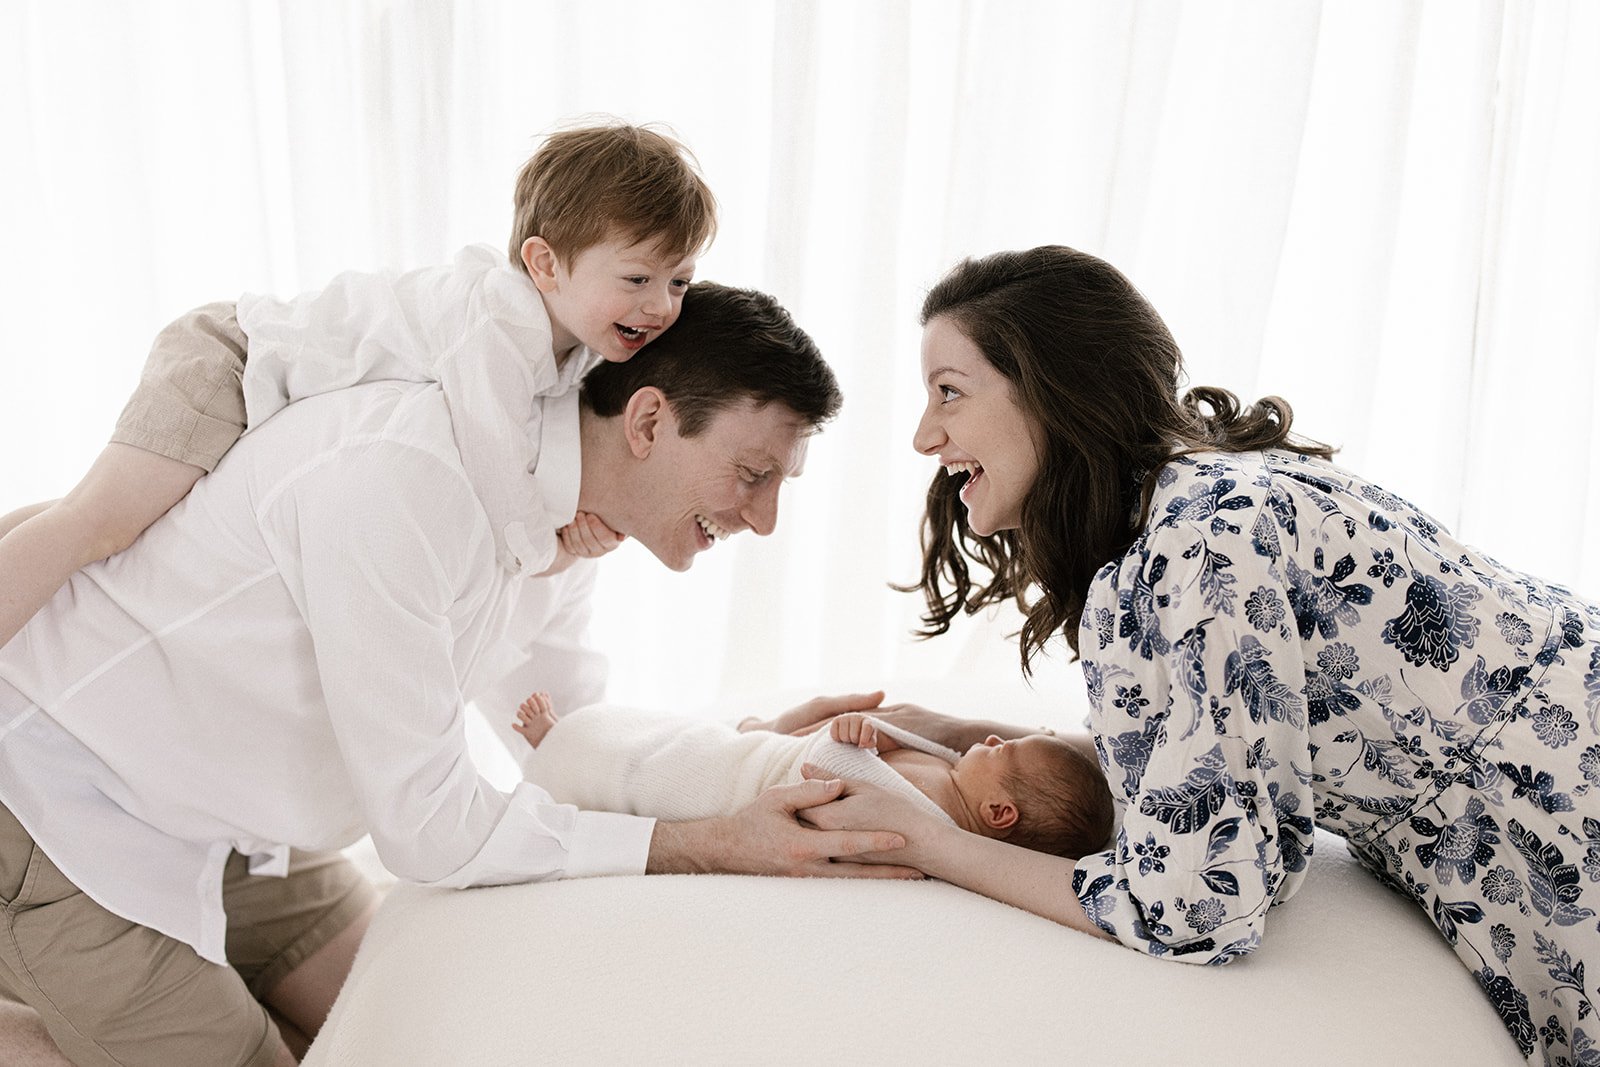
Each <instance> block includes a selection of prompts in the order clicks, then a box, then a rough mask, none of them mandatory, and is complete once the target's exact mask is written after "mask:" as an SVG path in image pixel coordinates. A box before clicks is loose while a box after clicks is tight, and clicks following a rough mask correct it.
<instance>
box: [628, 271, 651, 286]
mask: <svg viewBox="0 0 1600 1067" xmlns="http://www.w3.org/2000/svg"><path fill="white" fill-rule="evenodd" d="M623 280H624V281H627V282H631V283H632V284H634V285H643V284H644V283H645V282H647V281H649V280H650V278H649V277H648V276H647V275H644V274H635V275H632V276H630V277H628V278H625V279H623Z"/></svg>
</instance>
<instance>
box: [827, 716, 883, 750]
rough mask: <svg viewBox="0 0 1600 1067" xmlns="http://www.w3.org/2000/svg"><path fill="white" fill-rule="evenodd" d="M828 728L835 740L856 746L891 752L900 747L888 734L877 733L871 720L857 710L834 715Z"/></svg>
mask: <svg viewBox="0 0 1600 1067" xmlns="http://www.w3.org/2000/svg"><path fill="white" fill-rule="evenodd" d="M828 729H829V732H830V734H831V735H832V737H833V739H834V740H835V741H842V742H844V743H845V744H847V745H855V746H856V747H857V748H875V749H877V750H878V751H879V752H893V751H894V750H895V749H897V748H899V747H900V742H898V741H896V740H895V739H894V738H892V737H890V736H889V735H888V734H883V733H879V732H878V728H877V727H876V726H874V725H872V722H871V720H870V719H869V718H868V717H867V716H866V715H865V714H863V713H862V712H859V711H847V712H845V713H844V714H843V715H839V716H836V717H835V718H834V719H833V720H832V721H831V723H830V725H829V727H828Z"/></svg>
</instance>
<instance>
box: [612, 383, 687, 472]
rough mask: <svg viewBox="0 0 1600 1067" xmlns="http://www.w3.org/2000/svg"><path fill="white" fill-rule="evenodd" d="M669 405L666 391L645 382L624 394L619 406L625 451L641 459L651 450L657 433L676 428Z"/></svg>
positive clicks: (659, 435) (657, 436) (653, 448)
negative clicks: (625, 403)
mask: <svg viewBox="0 0 1600 1067" xmlns="http://www.w3.org/2000/svg"><path fill="white" fill-rule="evenodd" d="M677 425H678V423H677V419H676V418H674V417H673V414H672V407H671V405H669V404H668V403H667V397H666V394H665V393H663V392H662V391H661V390H660V389H657V388H656V387H655V386H653V385H646V386H644V387H642V388H640V389H638V390H637V391H635V392H634V394H633V395H632V396H630V397H629V398H628V406H627V407H625V408H623V409H622V432H623V435H624V436H625V437H626V438H627V439H628V451H630V452H632V453H633V456H634V458H635V459H645V458H647V457H648V456H649V455H650V453H651V452H653V451H654V450H655V447H656V444H657V443H658V442H659V441H660V440H661V435H662V433H663V432H665V431H667V430H668V429H676V428H677Z"/></svg>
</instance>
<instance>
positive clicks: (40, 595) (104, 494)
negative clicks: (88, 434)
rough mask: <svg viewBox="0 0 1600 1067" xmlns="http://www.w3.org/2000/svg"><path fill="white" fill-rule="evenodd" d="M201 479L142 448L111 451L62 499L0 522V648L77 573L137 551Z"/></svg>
mask: <svg viewBox="0 0 1600 1067" xmlns="http://www.w3.org/2000/svg"><path fill="white" fill-rule="evenodd" d="M204 473H205V471H204V470H202V469H201V468H199V467H195V466H191V465H190V464H188V463H180V462H179V461H177V460H175V459H168V458H167V457H165V456H158V455H156V454H155V453H154V452H146V451H145V450H144V449H142V448H135V447H134V446H132V445H124V444H109V445H107V446H106V447H105V450H104V451H103V452H101V453H100V455H99V457H98V458H97V459H96V460H95V461H94V465H93V466H91V467H90V468H89V473H88V474H85V475H84V476H83V480H82V481H81V482H79V483H78V484H77V486H76V487H74V488H73V490H72V491H71V492H70V493H68V494H67V495H66V496H65V497H64V498H62V499H60V500H56V501H53V502H51V503H48V504H35V505H33V506H32V507H27V508H22V509H20V510H18V511H15V512H12V513H11V514H10V515H7V516H6V517H5V518H4V519H3V520H0V645H4V644H5V643H6V642H7V641H10V640H11V638H12V637H14V636H15V635H16V633H17V631H18V630H20V629H22V627H23V626H24V625H25V624H26V623H27V621H28V620H29V619H31V618H32V617H33V615H34V613H35V612H36V611H38V610H39V609H40V608H41V607H43V606H44V604H45V602H46V601H48V600H49V599H50V598H51V597H52V596H54V595H55V593H56V590H58V589H60V588H61V586H62V585H63V584H64V583H65V582H66V580H67V579H68V578H70V577H72V573H73V572H74V571H76V570H78V569H79V568H80V567H85V566H87V565H88V564H90V563H93V562H95V561H96V560H101V559H105V558H106V557H107V556H111V555H115V554H116V553H118V552H121V551H122V550H123V549H125V548H127V547H128V546H129V545H131V544H133V542H134V539H135V538H137V537H138V536H139V535H140V534H141V533H143V532H144V531H145V530H146V529H147V528H148V527H149V526H150V524H151V523H153V522H155V521H156V520H157V519H159V518H160V517H161V516H163V515H165V514H166V513H167V511H168V509H170V508H171V507H172V505H174V504H176V503H177V502H178V501H180V500H182V499H183V498H184V496H185V495H186V494H187V493H188V492H189V490H190V489H191V488H192V487H193V486H194V483H195V482H197V481H199V479H200V476H201V475H202V474H204Z"/></svg>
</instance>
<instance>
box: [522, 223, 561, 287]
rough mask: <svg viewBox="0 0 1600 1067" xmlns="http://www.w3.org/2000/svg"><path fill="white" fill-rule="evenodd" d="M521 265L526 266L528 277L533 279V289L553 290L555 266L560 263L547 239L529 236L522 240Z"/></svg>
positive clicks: (554, 285)
mask: <svg viewBox="0 0 1600 1067" xmlns="http://www.w3.org/2000/svg"><path fill="white" fill-rule="evenodd" d="M522 265H523V266H524V267H527V268H528V277H529V278H532V279H533V287H534V288H535V289H537V290H539V292H541V293H549V292H553V291H554V290H555V288H556V268H557V267H558V266H559V265H560V263H559V261H558V260H557V259H556V250H555V249H553V248H551V247H550V242H549V241H546V240H545V239H544V238H543V237H530V238H528V239H527V240H526V241H523V242H522Z"/></svg>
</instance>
